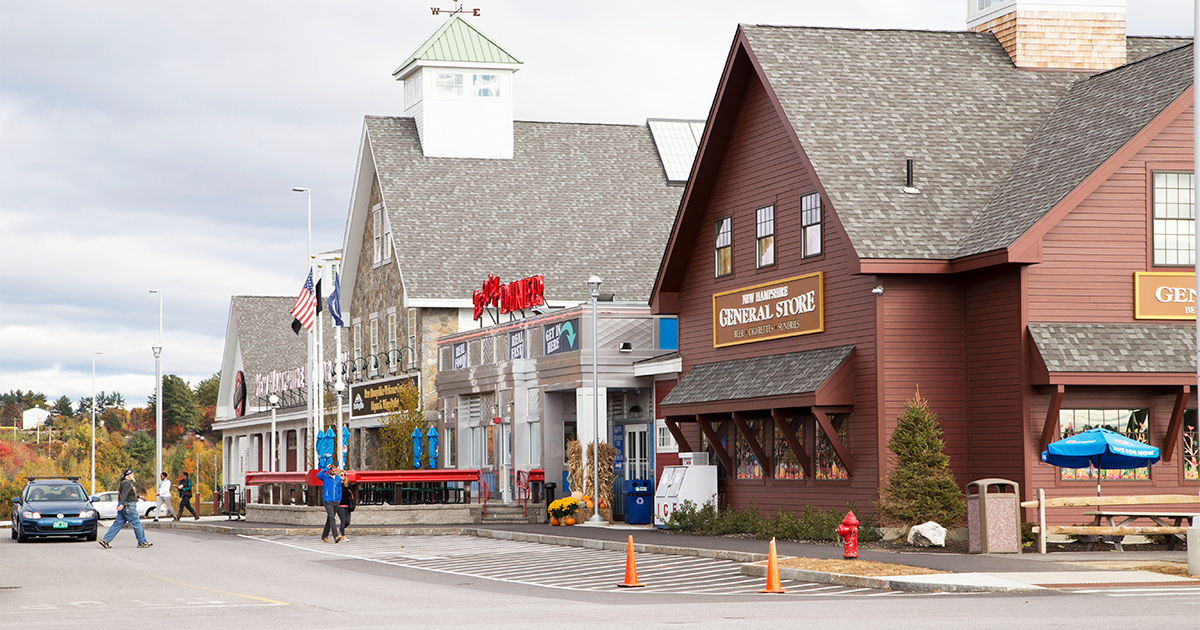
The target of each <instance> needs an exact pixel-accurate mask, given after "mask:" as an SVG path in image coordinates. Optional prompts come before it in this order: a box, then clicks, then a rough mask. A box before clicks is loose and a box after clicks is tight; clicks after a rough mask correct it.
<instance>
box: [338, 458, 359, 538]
mask: <svg viewBox="0 0 1200 630" xmlns="http://www.w3.org/2000/svg"><path fill="white" fill-rule="evenodd" d="M345 478H346V477H345V476H344V475H343V476H342V479H343V480H345ZM353 511H354V488H351V487H350V485H349V484H346V485H345V486H342V500H341V502H340V503H338V510H337V513H338V520H339V521H341V527H340V528H339V529H338V537H337V538H336V539H334V542H342V541H343V540H346V528H347V527H349V526H350V513H351V512H353Z"/></svg>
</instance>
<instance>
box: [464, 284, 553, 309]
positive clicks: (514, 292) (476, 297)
mask: <svg viewBox="0 0 1200 630" xmlns="http://www.w3.org/2000/svg"><path fill="white" fill-rule="evenodd" d="M545 290H546V281H545V279H544V278H543V277H542V276H541V274H538V275H536V276H530V277H528V278H524V279H522V280H516V281H513V282H509V283H508V284H504V285H502V284H500V278H499V277H498V276H493V275H491V274H488V279H487V280H485V281H484V283H483V287H482V288H481V290H479V291H474V292H472V294H471V303H472V304H473V305H474V316H475V319H479V318H480V317H483V309H484V308H485V307H488V306H493V307H499V308H500V312H501V313H511V312H513V311H523V310H525V309H527V308H533V307H535V306H540V305H542V304H545V303H546V298H545V296H544V293H545Z"/></svg>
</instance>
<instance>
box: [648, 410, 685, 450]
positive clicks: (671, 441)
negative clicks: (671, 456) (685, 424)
mask: <svg viewBox="0 0 1200 630" xmlns="http://www.w3.org/2000/svg"><path fill="white" fill-rule="evenodd" d="M654 432H655V435H656V436H657V437H656V438H655V444H654V446H655V452H658V453H678V452H679V444H678V443H676V442H675V436H674V435H671V430H670V429H668V428H667V422H666V420H663V419H662V418H659V419H657V420H655V421H654Z"/></svg>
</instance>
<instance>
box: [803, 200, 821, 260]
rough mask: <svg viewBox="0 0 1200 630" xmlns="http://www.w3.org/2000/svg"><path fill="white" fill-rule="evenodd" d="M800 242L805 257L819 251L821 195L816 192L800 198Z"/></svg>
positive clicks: (816, 253)
mask: <svg viewBox="0 0 1200 630" xmlns="http://www.w3.org/2000/svg"><path fill="white" fill-rule="evenodd" d="M800 242H801V244H802V245H803V247H804V254H803V255H804V257H805V258H808V257H809V256H816V255H818V254H820V253H821V195H819V194H818V193H812V194H808V195H804V196H803V197H801V198H800Z"/></svg>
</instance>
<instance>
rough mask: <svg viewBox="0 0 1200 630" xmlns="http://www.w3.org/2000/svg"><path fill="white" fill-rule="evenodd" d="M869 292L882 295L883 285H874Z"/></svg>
mask: <svg viewBox="0 0 1200 630" xmlns="http://www.w3.org/2000/svg"><path fill="white" fill-rule="evenodd" d="M871 293H874V294H875V295H883V285H882V284H881V285H878V286H876V287H875V288H874V289H871Z"/></svg>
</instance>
